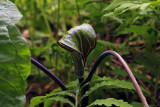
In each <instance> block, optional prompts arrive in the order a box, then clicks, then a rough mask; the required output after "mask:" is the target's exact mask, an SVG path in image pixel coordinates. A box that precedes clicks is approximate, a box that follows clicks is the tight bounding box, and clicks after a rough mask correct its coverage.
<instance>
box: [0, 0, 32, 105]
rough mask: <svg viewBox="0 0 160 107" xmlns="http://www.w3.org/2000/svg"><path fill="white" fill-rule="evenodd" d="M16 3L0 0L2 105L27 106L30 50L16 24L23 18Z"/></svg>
mask: <svg viewBox="0 0 160 107" xmlns="http://www.w3.org/2000/svg"><path fill="white" fill-rule="evenodd" d="M21 17H22V15H21V14H20V13H19V11H18V9H17V8H16V6H15V5H14V4H13V3H12V2H10V1H8V0H1V1H0V50H1V51H0V97H1V99H0V105H1V107H23V106H24V104H25V90H26V87H27V84H26V78H27V77H28V75H29V73H30V52H29V49H28V47H27V44H26V42H25V40H24V38H23V37H22V36H21V34H20V33H19V31H18V29H17V28H16V26H15V23H16V22H18V21H19V20H20V19H21Z"/></svg>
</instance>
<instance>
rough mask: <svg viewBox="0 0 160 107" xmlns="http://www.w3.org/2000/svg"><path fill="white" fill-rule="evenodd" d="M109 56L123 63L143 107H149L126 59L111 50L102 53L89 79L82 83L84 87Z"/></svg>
mask: <svg viewBox="0 0 160 107" xmlns="http://www.w3.org/2000/svg"><path fill="white" fill-rule="evenodd" d="M108 55H113V56H115V57H116V58H117V59H118V60H119V61H120V62H121V63H122V65H123V66H124V68H125V70H126V71H127V73H128V75H129V77H130V79H131V80H132V83H133V85H134V87H135V88H136V91H137V93H138V95H139V97H140V100H141V102H142V103H143V106H144V107H149V106H148V103H147V101H146V98H145V97H144V95H143V93H142V91H141V89H140V87H139V85H138V83H137V81H136V79H135V77H134V75H133V74H132V71H131V70H130V68H129V67H128V65H127V63H126V62H125V61H124V59H123V58H122V57H121V56H120V55H119V54H118V53H116V52H114V51H110V50H109V51H105V52H104V53H102V54H101V55H100V57H99V58H98V59H97V61H96V62H95V64H94V65H93V67H92V69H91V71H90V73H89V75H88V77H87V78H86V80H85V81H84V83H82V85H84V84H85V83H87V82H89V81H90V80H91V79H92V77H93V74H94V72H95V71H96V68H97V67H98V65H99V64H100V63H101V62H102V60H103V59H104V58H105V57H106V56H108Z"/></svg>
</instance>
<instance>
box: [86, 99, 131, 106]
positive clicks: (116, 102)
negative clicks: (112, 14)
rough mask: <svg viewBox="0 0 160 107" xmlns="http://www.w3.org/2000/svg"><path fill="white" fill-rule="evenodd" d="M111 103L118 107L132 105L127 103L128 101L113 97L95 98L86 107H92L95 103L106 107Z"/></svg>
mask: <svg viewBox="0 0 160 107" xmlns="http://www.w3.org/2000/svg"><path fill="white" fill-rule="evenodd" d="M112 104H114V105H116V106H118V107H133V106H132V105H130V104H128V102H124V101H123V100H117V99H114V98H108V99H102V100H96V101H94V102H93V103H91V104H90V105H89V106H87V107H94V106H95V105H99V106H102V105H105V106H107V107H108V106H109V107H111V106H112Z"/></svg>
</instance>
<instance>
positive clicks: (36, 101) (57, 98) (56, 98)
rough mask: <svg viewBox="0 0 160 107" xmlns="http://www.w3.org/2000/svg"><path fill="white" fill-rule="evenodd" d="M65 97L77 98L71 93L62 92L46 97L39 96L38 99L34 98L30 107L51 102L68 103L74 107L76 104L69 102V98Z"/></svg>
mask: <svg viewBox="0 0 160 107" xmlns="http://www.w3.org/2000/svg"><path fill="white" fill-rule="evenodd" d="M64 95H68V96H71V97H73V98H75V95H74V94H72V93H70V92H69V91H60V92H56V93H54V94H47V95H46V96H38V97H34V98H32V99H31V103H30V107H34V106H37V105H39V104H41V103H43V102H49V101H61V102H63V103H68V104H70V105H71V106H72V107H74V104H73V103H72V102H71V101H69V100H68V99H67V98H64ZM45 104H46V103H45Z"/></svg>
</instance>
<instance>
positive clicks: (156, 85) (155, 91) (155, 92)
mask: <svg viewBox="0 0 160 107" xmlns="http://www.w3.org/2000/svg"><path fill="white" fill-rule="evenodd" d="M159 74H160V73H159V72H158V74H157V77H156V83H155V88H154V89H155V90H154V101H155V100H156V94H157V88H158V81H159Z"/></svg>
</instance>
